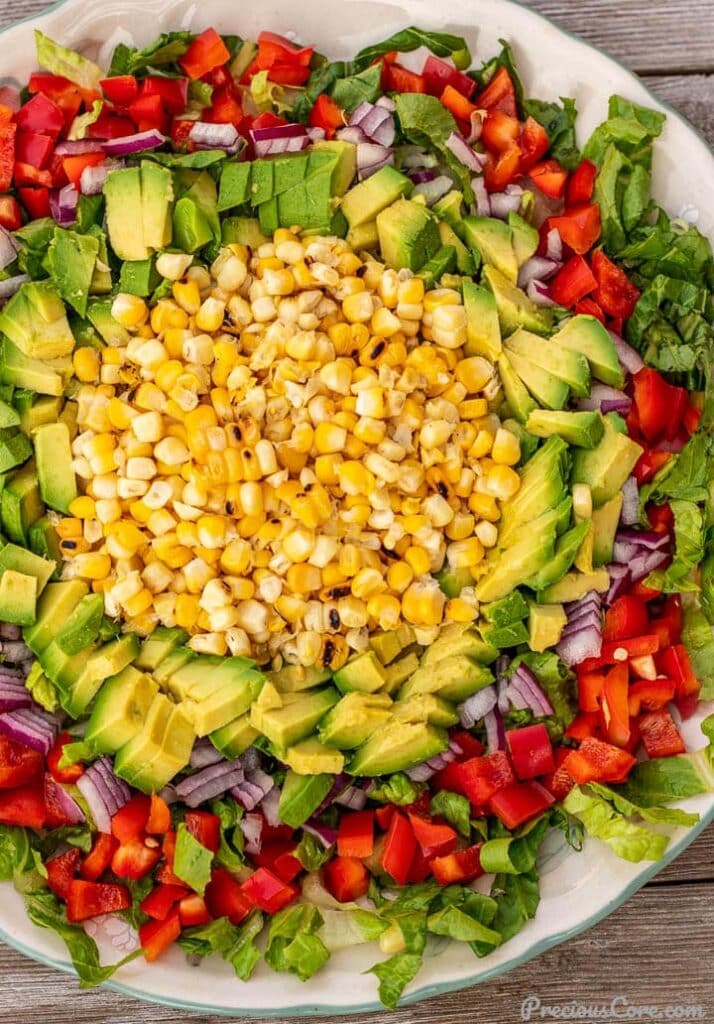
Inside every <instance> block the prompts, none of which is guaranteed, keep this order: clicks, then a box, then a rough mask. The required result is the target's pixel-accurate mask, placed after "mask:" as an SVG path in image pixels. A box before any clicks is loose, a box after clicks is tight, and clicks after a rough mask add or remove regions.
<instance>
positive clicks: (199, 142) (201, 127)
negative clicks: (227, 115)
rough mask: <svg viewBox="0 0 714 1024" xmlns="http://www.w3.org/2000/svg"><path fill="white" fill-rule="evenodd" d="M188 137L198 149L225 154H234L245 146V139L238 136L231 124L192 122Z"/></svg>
mask: <svg viewBox="0 0 714 1024" xmlns="http://www.w3.org/2000/svg"><path fill="white" fill-rule="evenodd" d="M188 137H189V139H190V140H191V142H193V143H195V145H196V146H197V147H198V149H222V150H224V151H225V152H226V153H231V154H234V153H238V152H239V151H240V150H241V149H243V147H244V146H245V139H244V138H243V137H242V136H241V135H239V134H238V129H237V128H236V127H235V125H232V124H213V123H211V122H208V121H194V123H193V126H192V128H191V131H190V132H189V133H188Z"/></svg>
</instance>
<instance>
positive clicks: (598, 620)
mask: <svg viewBox="0 0 714 1024" xmlns="http://www.w3.org/2000/svg"><path fill="white" fill-rule="evenodd" d="M590 626H594V627H595V629H602V614H601V612H600V611H596V610H595V609H594V608H591V609H589V610H587V609H586V610H585V611H583V612H580V613H579V614H578V615H576V616H574V617H573V618H572V619H569V620H568V623H567V625H566V626H565V628H564V629H563V632H562V633H561V639H563V638H564V637H566V636H570V635H571V633H577V632H578V631H579V630H582V629H587V628H589V627H590Z"/></svg>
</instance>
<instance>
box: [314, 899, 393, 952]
mask: <svg viewBox="0 0 714 1024" xmlns="http://www.w3.org/2000/svg"><path fill="white" fill-rule="evenodd" d="M320 914H321V916H322V927H321V928H320V930H319V932H318V934H319V936H320V938H321V939H322V941H323V942H324V944H325V946H326V948H327V949H329V951H330V952H331V953H334V952H335V951H336V950H338V949H345V948H346V947H348V946H357V945H360V944H361V943H364V942H374V941H375V940H376V939H378V938H379V936H380V935H381V934H382V933H383V932H385V931H386V930H387V928H389V923H388V922H387V921H385V920H384V919H383V918H382V917H380V916H379V914H373V913H372V912H371V911H370V910H328V909H326V908H321V909H320Z"/></svg>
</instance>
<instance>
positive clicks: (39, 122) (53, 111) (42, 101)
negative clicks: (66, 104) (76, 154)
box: [15, 92, 65, 139]
mask: <svg viewBox="0 0 714 1024" xmlns="http://www.w3.org/2000/svg"><path fill="white" fill-rule="evenodd" d="M15 123H16V124H17V126H18V128H20V129H21V130H22V131H26V132H41V133H43V134H45V135H51V136H52V137H53V138H55V139H56V138H57V136H58V135H59V134H60V132H61V131H62V130H63V128H64V123H65V122H64V114H63V113H62V111H61V110H60V108H59V107H58V106H57V104H56V103H53V102H52V100H51V99H50V98H49V97H48V96H45V94H44V93H41V92H38V93H37V94H36V95H35V96H33V97H32V99H31V100H28V101H27V103H24V104H23V105H22V106H21V107H20V109H19V110H18V112H17V113H16V114H15Z"/></svg>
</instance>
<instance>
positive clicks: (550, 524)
mask: <svg viewBox="0 0 714 1024" xmlns="http://www.w3.org/2000/svg"><path fill="white" fill-rule="evenodd" d="M561 493H562V492H561ZM541 494H542V490H531V491H530V492H529V494H528V495H524V500H523V504H522V505H521V506H519V508H518V511H517V514H514V515H513V516H512V517H510V518H509V519H508V521H507V522H506V523H505V524H504V526H503V528H502V530H501V532H500V533H499V537H498V546H499V548H500V549H503V548H510V547H512V545H513V544H517V543H518V542H519V541H520V540H521V539H522V537H523V529H524V523H528V528H529V531H530V536H531V538H532V539H533V541H534V543H536V542H538V541H540V540H541V539H543V537H546V538H547V537H548V536H549V534H550V531H551V529H555V532H556V534H557V536H560V535H561V534H562V533H565V532H566V530H567V529H568V527H569V526H570V519H571V512H572V509H573V501H572V498H570V496H566V497H564V498H563V499H562V500H559V501H558V504H557V505H555V506H554V507H553V508H549V509H548V511H547V512H541V514H540V515H538V511H537V510H538V508H542V507H543V505H542V504H539V503H538V498H539V497H540V496H541ZM531 510H532V514H529V513H530V512H531ZM524 516H525V518H522V517H524Z"/></svg>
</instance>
